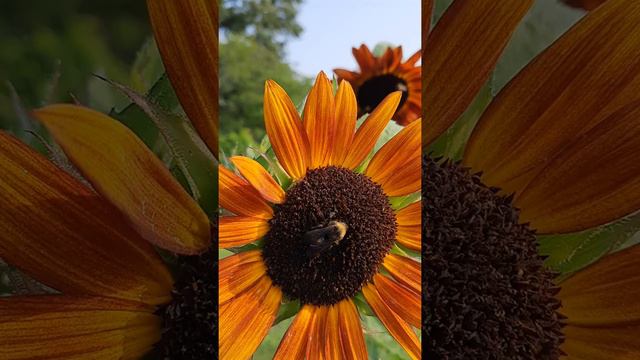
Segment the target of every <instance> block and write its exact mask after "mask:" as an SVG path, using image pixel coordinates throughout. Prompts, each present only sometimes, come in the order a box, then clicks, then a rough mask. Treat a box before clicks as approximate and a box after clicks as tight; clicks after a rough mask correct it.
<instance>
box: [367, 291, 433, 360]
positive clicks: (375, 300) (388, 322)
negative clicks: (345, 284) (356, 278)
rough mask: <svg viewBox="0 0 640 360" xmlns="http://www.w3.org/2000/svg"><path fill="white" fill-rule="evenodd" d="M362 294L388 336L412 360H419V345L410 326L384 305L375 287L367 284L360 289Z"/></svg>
mask: <svg viewBox="0 0 640 360" xmlns="http://www.w3.org/2000/svg"><path fill="white" fill-rule="evenodd" d="M362 293H363V294H364V297H365V299H366V300H367V303H368V304H369V306H371V309H372V310H373V312H374V313H375V314H376V316H377V317H378V318H379V319H380V321H381V322H382V323H383V324H384V326H385V327H386V328H387V330H389V334H391V336H393V338H394V339H396V341H397V342H398V343H399V344H400V346H402V348H403V349H404V350H405V351H406V352H407V354H409V356H410V357H411V358H412V359H420V354H421V345H420V340H419V339H418V336H417V335H416V333H415V332H414V331H413V329H412V328H411V326H409V324H407V322H405V321H404V320H403V319H402V318H401V317H400V316H399V315H398V314H396V313H395V312H394V311H393V310H392V309H391V308H390V307H389V305H387V303H385V301H384V299H383V298H382V296H381V295H380V293H379V292H378V290H377V289H376V286H375V285H373V284H368V285H367V286H365V287H363V288H362Z"/></svg>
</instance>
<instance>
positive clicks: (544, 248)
mask: <svg viewBox="0 0 640 360" xmlns="http://www.w3.org/2000/svg"><path fill="white" fill-rule="evenodd" d="M639 231H640V213H636V214H633V215H631V216H628V217H626V218H624V219H622V220H619V221H617V222H615V223H613V224H610V225H606V226H603V227H600V228H598V229H593V230H587V231H583V232H580V233H574V234H568V235H551V236H539V237H538V240H539V243H540V247H539V252H540V254H542V255H546V256H548V258H547V259H546V261H545V265H547V266H548V267H549V268H551V269H552V270H554V271H557V272H559V273H560V275H561V276H563V275H568V274H570V273H573V272H575V271H577V270H580V269H582V268H584V267H585V266H587V265H589V264H592V263H593V262H595V261H596V260H598V259H600V258H601V257H602V256H604V255H606V254H608V253H610V252H612V251H615V250H618V249H620V248H622V247H623V245H626V246H629V245H632V244H633V243H631V244H630V243H628V241H629V240H630V239H632V238H633V237H634V235H636V234H637V233H638V232H639ZM636 240H637V239H636Z"/></svg>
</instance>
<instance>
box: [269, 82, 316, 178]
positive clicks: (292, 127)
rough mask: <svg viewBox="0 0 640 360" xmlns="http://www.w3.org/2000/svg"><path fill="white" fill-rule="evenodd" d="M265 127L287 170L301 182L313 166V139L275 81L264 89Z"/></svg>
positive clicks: (287, 97) (276, 152) (277, 155)
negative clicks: (310, 150) (310, 153)
mask: <svg viewBox="0 0 640 360" xmlns="http://www.w3.org/2000/svg"><path fill="white" fill-rule="evenodd" d="M264 125H265V128H266V130H267V135H268V136H269V141H271V146H272V147H273V151H274V152H275V154H276V157H277V158H278V160H279V161H280V164H281V165H282V167H283V168H284V170H285V171H286V172H287V173H288V174H289V175H290V176H291V177H292V178H294V179H301V178H302V177H303V176H304V175H305V174H306V173H307V167H308V166H309V165H310V164H311V160H310V155H309V149H310V145H309V139H308V137H307V133H306V132H305V130H304V128H303V125H302V121H300V115H299V114H298V111H297V110H296V107H295V106H294V105H293V103H292V102H291V99H290V98H289V95H287V93H286V92H285V91H284V89H282V88H281V87H280V85H278V84H276V83H275V81H272V80H267V82H266V84H265V87H264Z"/></svg>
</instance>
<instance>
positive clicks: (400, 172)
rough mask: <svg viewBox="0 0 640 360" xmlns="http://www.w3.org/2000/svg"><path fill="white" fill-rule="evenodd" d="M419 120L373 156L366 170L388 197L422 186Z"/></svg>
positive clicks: (409, 191)
mask: <svg viewBox="0 0 640 360" xmlns="http://www.w3.org/2000/svg"><path fill="white" fill-rule="evenodd" d="M421 131H422V121H421V120H420V119H418V120H416V121H414V122H412V123H410V124H409V125H408V126H406V127H405V128H404V129H402V130H401V131H400V132H399V133H398V134H397V135H396V136H394V137H393V138H392V139H391V140H389V141H388V142H387V143H386V144H384V146H382V148H380V150H378V152H377V153H376V154H375V155H374V156H373V158H372V159H371V162H369V165H368V167H367V170H366V171H365V174H366V175H367V176H369V177H370V178H371V179H372V180H373V181H374V182H376V183H378V184H380V186H382V189H383V190H384V192H385V193H386V194H387V195H388V196H403V195H408V194H410V193H413V192H416V191H418V190H419V189H420V184H421V174H422V171H421V164H422V162H421V154H422V146H421V145H422V139H421V136H420V133H421Z"/></svg>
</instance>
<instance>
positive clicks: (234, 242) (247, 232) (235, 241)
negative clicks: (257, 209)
mask: <svg viewBox="0 0 640 360" xmlns="http://www.w3.org/2000/svg"><path fill="white" fill-rule="evenodd" d="M219 221H220V223H219V228H218V236H219V239H218V240H219V247H220V248H230V247H236V246H242V245H246V244H249V243H251V242H254V241H256V240H258V239H260V238H262V237H263V236H264V235H265V234H266V233H267V232H268V231H269V223H268V222H267V220H265V219H260V218H252V217H247V216H221V217H220V219H219Z"/></svg>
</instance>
